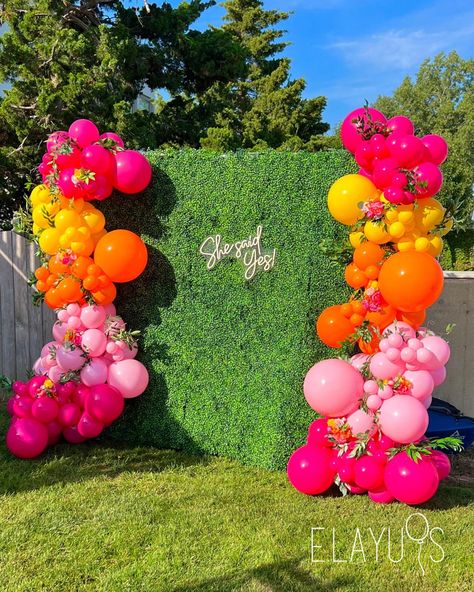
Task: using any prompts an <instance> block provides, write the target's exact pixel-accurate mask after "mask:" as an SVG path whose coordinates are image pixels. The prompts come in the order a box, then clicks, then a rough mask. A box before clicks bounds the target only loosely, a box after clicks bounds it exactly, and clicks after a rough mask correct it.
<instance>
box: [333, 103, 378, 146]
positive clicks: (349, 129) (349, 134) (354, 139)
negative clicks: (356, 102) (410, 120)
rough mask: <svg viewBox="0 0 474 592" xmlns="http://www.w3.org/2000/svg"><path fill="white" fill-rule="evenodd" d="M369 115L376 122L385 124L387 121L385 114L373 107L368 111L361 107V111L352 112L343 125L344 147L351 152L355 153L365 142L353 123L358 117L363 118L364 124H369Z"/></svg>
mask: <svg viewBox="0 0 474 592" xmlns="http://www.w3.org/2000/svg"><path fill="white" fill-rule="evenodd" d="M367 113H368V114H369V115H370V117H371V118H372V120H373V121H374V122H376V121H379V122H381V123H385V122H386V121H387V118H386V117H385V115H384V114H383V113H381V112H380V111H378V110H377V109H373V108H371V107H369V109H368V110H366V109H365V108H363V107H360V108H359V109H354V111H351V112H350V113H349V115H347V117H346V118H345V119H344V121H343V122H342V125H341V140H342V143H343V145H344V147H345V148H347V150H349V152H352V153H354V152H355V150H356V148H357V146H358V145H359V144H360V143H361V142H362V141H363V138H362V136H361V135H360V134H359V133H358V132H357V128H356V126H355V124H354V123H353V120H354V119H357V118H358V117H362V118H363V120H364V122H367Z"/></svg>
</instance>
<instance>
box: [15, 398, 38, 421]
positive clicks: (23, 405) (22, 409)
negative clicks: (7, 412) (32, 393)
mask: <svg viewBox="0 0 474 592" xmlns="http://www.w3.org/2000/svg"><path fill="white" fill-rule="evenodd" d="M32 406H33V399H31V397H24V396H15V398H14V400H13V405H12V408H13V415H15V416H16V417H19V418H20V419H21V418H23V417H31V407H32Z"/></svg>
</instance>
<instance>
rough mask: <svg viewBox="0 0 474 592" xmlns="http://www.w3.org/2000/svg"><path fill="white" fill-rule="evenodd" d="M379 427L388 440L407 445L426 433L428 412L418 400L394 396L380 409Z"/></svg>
mask: <svg viewBox="0 0 474 592" xmlns="http://www.w3.org/2000/svg"><path fill="white" fill-rule="evenodd" d="M379 426H380V429H381V430H382V433H383V434H385V435H386V436H389V438H392V439H393V440H395V441H397V442H400V443H402V444H409V443H410V442H415V441H416V440H418V439H419V438H421V437H422V436H423V434H424V433H425V432H426V430H427V428H428V412H427V411H426V409H425V407H424V405H423V404H422V403H421V402H420V401H418V399H415V398H414V397H411V396H409V395H394V396H393V397H391V398H390V399H386V400H385V401H384V402H383V404H382V407H380V416H379Z"/></svg>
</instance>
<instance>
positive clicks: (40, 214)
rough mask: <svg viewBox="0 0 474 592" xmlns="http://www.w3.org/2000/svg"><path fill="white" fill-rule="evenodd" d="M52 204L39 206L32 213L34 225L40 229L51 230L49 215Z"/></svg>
mask: <svg viewBox="0 0 474 592" xmlns="http://www.w3.org/2000/svg"><path fill="white" fill-rule="evenodd" d="M49 205H50V204H39V205H37V206H36V207H35V208H34V210H33V213H32V218H33V223H34V224H36V226H39V228H49V227H50V226H51V224H50V223H49V219H48V217H49V213H48V206H49Z"/></svg>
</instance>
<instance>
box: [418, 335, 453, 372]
mask: <svg viewBox="0 0 474 592" xmlns="http://www.w3.org/2000/svg"><path fill="white" fill-rule="evenodd" d="M421 342H422V344H423V347H425V348H426V349H428V350H430V352H431V353H433V354H434V356H435V360H434V362H432V363H431V367H430V369H431V370H437V369H438V368H441V367H442V366H446V364H447V363H448V361H449V357H450V355H451V349H450V347H449V344H448V343H447V342H446V341H445V340H444V339H443V338H442V337H439V336H438V335H427V336H426V337H423V339H422V340H421Z"/></svg>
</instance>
